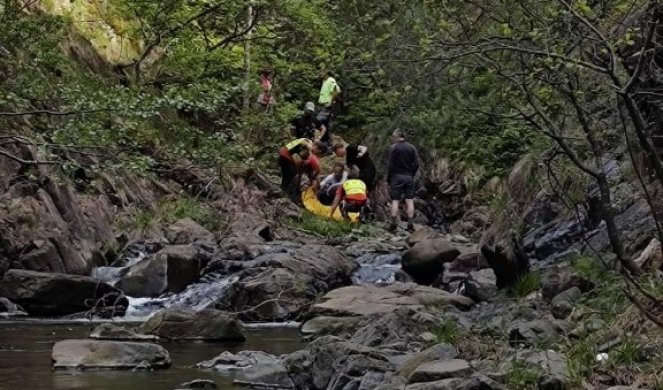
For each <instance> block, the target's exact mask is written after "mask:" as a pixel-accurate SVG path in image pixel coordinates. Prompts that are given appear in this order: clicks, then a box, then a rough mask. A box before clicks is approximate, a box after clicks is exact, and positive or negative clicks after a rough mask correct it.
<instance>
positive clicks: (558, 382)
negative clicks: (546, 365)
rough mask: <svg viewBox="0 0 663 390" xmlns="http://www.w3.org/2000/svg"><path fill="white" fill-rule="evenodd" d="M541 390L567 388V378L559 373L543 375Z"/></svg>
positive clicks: (540, 383) (563, 389)
mask: <svg viewBox="0 0 663 390" xmlns="http://www.w3.org/2000/svg"><path fill="white" fill-rule="evenodd" d="M539 390H566V379H565V378H564V377H561V376H559V375H543V376H542V377H541V378H539Z"/></svg>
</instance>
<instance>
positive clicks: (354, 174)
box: [329, 166, 368, 220]
mask: <svg viewBox="0 0 663 390" xmlns="http://www.w3.org/2000/svg"><path fill="white" fill-rule="evenodd" d="M367 203H368V191H367V189H366V183H364V182H363V181H361V180H359V169H357V167H355V166H353V167H352V169H351V170H350V174H349V175H348V180H346V181H345V183H343V185H341V186H339V187H338V190H336V198H335V199H334V203H332V206H331V211H330V212H329V215H330V216H333V215H334V213H335V212H336V208H337V207H338V206H339V204H340V205H341V214H342V215H343V218H344V219H345V220H350V217H349V216H348V213H354V212H360V211H361V209H362V207H364V206H366V204H367Z"/></svg>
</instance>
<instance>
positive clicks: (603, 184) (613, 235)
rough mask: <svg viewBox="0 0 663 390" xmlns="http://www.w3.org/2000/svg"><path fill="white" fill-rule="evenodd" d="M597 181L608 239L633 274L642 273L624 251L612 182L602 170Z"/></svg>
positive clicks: (620, 260) (618, 258) (619, 258)
mask: <svg viewBox="0 0 663 390" xmlns="http://www.w3.org/2000/svg"><path fill="white" fill-rule="evenodd" d="M596 182H597V183H598V185H599V191H600V196H599V207H600V208H601V214H602V216H603V220H604V221H605V226H606V230H607V232H608V240H609V241H610V246H612V250H613V252H614V253H615V255H616V256H617V260H619V262H620V263H621V264H622V265H623V266H624V268H626V269H627V270H628V271H629V272H630V273H631V274H633V275H640V268H639V267H638V265H637V264H635V262H634V261H633V260H631V259H629V258H627V257H626V254H625V253H624V246H623V245H622V240H621V237H620V235H619V230H618V229H617V224H616V223H615V214H614V211H613V208H612V199H611V196H610V184H609V183H608V179H607V178H606V176H605V173H603V172H601V173H600V174H599V175H598V176H597V177H596Z"/></svg>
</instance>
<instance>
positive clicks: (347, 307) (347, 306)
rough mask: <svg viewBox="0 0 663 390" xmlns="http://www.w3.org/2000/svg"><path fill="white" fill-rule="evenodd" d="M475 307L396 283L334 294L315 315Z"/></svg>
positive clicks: (318, 306) (460, 298) (457, 297)
mask: <svg viewBox="0 0 663 390" xmlns="http://www.w3.org/2000/svg"><path fill="white" fill-rule="evenodd" d="M473 304H474V301H473V300H472V299H470V298H467V297H464V296H461V295H455V294H451V293H449V292H446V291H444V290H440V289H437V288H433V287H426V286H419V285H416V284H412V283H398V282H397V283H393V284H390V285H387V286H375V285H360V286H348V287H343V288H339V289H336V290H333V291H330V292H329V293H327V294H326V295H325V296H323V297H322V298H321V300H320V302H319V303H317V304H315V305H313V307H312V308H311V313H312V314H315V315H328V316H369V315H375V314H388V313H391V312H393V311H394V310H396V309H397V308H399V307H413V308H416V307H423V306H424V305H435V306H443V305H451V306H455V307H458V308H460V309H469V308H470V307H471V306H472V305H473Z"/></svg>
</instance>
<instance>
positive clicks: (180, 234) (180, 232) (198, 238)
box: [165, 218, 215, 246]
mask: <svg viewBox="0 0 663 390" xmlns="http://www.w3.org/2000/svg"><path fill="white" fill-rule="evenodd" d="M165 233H166V239H168V242H170V243H171V244H172V245H190V244H203V245H208V246H212V245H214V242H215V239H214V234H212V233H211V232H210V231H209V230H207V229H205V228H204V227H202V226H200V225H199V224H198V223H196V221H194V220H193V219H191V218H184V219H180V220H179V221H177V222H175V223H174V224H172V225H170V226H168V227H167V228H166V229H165Z"/></svg>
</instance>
